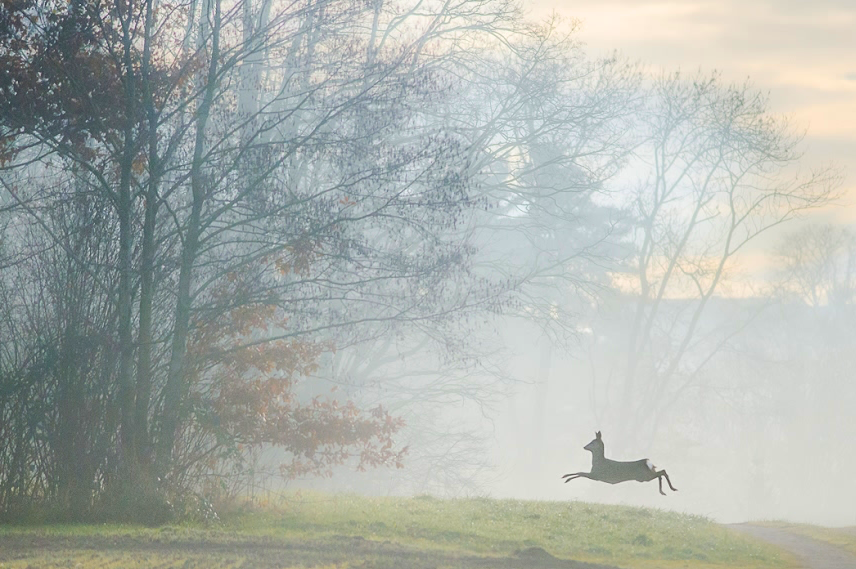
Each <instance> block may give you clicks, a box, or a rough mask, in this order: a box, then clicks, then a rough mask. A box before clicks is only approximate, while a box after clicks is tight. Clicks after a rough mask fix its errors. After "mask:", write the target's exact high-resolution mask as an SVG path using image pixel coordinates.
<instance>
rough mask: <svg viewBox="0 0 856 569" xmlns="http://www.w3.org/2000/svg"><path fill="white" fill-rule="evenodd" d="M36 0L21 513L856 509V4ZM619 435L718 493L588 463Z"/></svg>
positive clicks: (18, 143) (25, 51)
mask: <svg viewBox="0 0 856 569" xmlns="http://www.w3.org/2000/svg"><path fill="white" fill-rule="evenodd" d="M25 4H26V3H25ZM25 4H21V5H11V4H10V5H8V6H4V7H2V8H0V24H2V26H3V28H2V29H0V32H2V33H0V41H2V42H3V43H0V64H2V68H0V76H2V77H3V79H2V80H0V177H2V178H0V182H2V184H0V441H2V443H0V517H2V518H3V519H6V518H10V519H15V518H16V516H20V515H21V512H22V511H24V510H26V508H29V507H32V506H33V505H39V506H40V507H46V505H47V506H50V507H51V508H55V509H56V511H62V512H65V513H64V514H62V516H65V517H64V518H63V519H99V520H100V519H122V520H127V519H133V520H138V521H140V520H144V521H146V522H151V521H155V522H157V521H163V520H165V519H167V518H168V517H169V516H170V515H173V514H174V513H175V512H174V509H175V506H174V504H175V503H178V500H176V497H181V500H184V499H185V498H186V497H187V496H194V497H195V498H194V499H198V500H200V501H201V502H204V503H206V504H208V503H225V502H227V501H228V500H233V499H236V498H241V499H243V498H249V499H252V500H259V501H261V500H267V499H269V498H270V496H271V495H272V493H273V492H274V491H278V490H281V489H283V488H287V489H294V488H297V489H302V488H313V489H322V490H325V491H350V492H362V493H369V494H402V495H411V494H433V495H438V496H446V497H461V496H490V497H513V498H521V499H533V500H534V499H537V500H556V501H564V500H587V501H596V502H604V503H616V504H628V505H638V506H650V507H656V508H663V509H670V510H675V511H681V512H688V513H693V514H698V515H703V516H707V517H711V518H713V519H715V520H717V521H722V522H736V521H744V520H763V519H782V520H790V521H802V522H811V523H819V524H826V525H854V524H856V513H854V510H853V507H852V506H853V504H856V488H854V486H853V472H854V471H856V452H854V444H853V441H854V440H856V419H854V414H853V409H854V408H856V381H853V376H852V370H853V369H856V333H854V332H856V228H854V226H853V225H852V222H853V220H854V219H856V215H854V213H853V212H854V211H856V210H854V209H853V207H854V206H853V205H852V190H853V186H854V179H856V178H854V173H853V172H854V169H853V166H854V163H853V160H854V158H853V157H854V156H856V152H854V148H856V114H854V113H856V104H855V103H854V96H856V81H854V75H853V74H854V72H856V67H853V68H851V67H850V66H852V65H853V64H854V61H853V58H852V54H853V53H856V45H854V44H853V42H854V41H856V40H853V35H852V29H853V25H854V23H856V8H853V7H851V6H850V5H849V4H845V3H836V2H832V1H828V2H825V3H821V5H823V6H824V8H823V9H824V10H826V11H825V12H821V8H820V7H817V6H816V7H815V8H813V11H806V9H805V8H804V7H802V6H801V5H800V6H797V5H796V4H795V3H787V6H788V11H787V12H783V11H782V10H784V8H782V7H781V6H779V7H776V6H773V5H772V4H769V5H768V4H759V5H757V6H754V8H751V9H746V10H743V9H742V8H743V7H742V6H741V7H740V10H741V11H738V9H737V7H736V6H732V5H731V4H732V3H730V2H726V3H707V2H682V3H677V2H675V3H659V2H657V3H655V2H631V1H629V0H628V1H621V0H613V1H610V2H605V3H604V2H587V1H585V2H580V3H574V5H572V6H565V5H563V4H561V3H550V2H548V1H547V0H538V2H536V3H532V4H531V5H529V4H524V5H518V4H516V3H514V2H508V1H505V0H478V1H469V2H460V3H456V2H451V3H450V2H434V1H428V2H425V1H411V0H395V1H393V0H381V1H377V2H372V3H353V2H349V1H347V0H323V1H321V2H317V1H315V0H306V1H300V2H294V3H289V2H277V1H275V0H260V1H254V0H253V1H251V0H210V1H208V0H206V1H205V2H201V3H196V2H187V3H184V4H182V3H181V2H179V3H178V4H176V6H178V8H176V12H175V14H174V15H173V16H167V15H165V14H164V13H163V12H162V11H160V10H159V6H158V5H157V4H158V3H157V2H155V0H146V1H144V2H142V3H140V5H139V8H140V9H139V10H136V11H133V10H127V11H126V10H125V8H124V7H123V6H124V5H120V4H121V3H116V4H115V6H114V5H113V4H111V3H109V2H108V3H107V4H105V5H103V6H102V5H100V4H98V3H93V4H92V5H88V4H87V5H85V6H84V5H81V6H78V5H77V4H74V5H73V6H72V5H71V4H70V5H69V6H65V5H64V4H63V5H60V4H57V5H56V6H53V5H50V6H49V5H48V4H49V3H48V4H45V5H41V4H39V5H36V4H33V5H30V4H26V5H25ZM782 5H784V3H783V4H782ZM574 18H579V20H576V19H574ZM117 22H118V23H117ZM767 24H770V25H769V26H768V25H767ZM845 30H846V33H845ZM118 54H123V55H122V56H121V57H120V56H119V55H118ZM747 75H748V76H749V78H748V79H747ZM595 432H602V435H603V442H604V444H605V448H606V451H605V453H606V454H605V456H606V457H607V458H610V459H614V460H622V461H633V460H639V459H643V458H645V459H650V460H651V461H652V462H653V463H654V464H655V465H656V466H657V467H658V468H660V469H666V470H667V471H668V473H669V475H670V477H671V481H672V483H673V484H674V485H675V486H676V487H677V488H678V489H679V490H678V491H677V492H668V495H667V496H662V495H660V494H659V493H658V492H657V489H656V488H655V482H654V481H649V482H647V483H642V484H640V483H637V482H634V481H630V482H624V483H621V484H616V485H611V484H604V483H602V482H598V481H595V480H589V479H585V478H583V479H577V480H571V481H568V483H563V480H562V478H561V477H562V475H563V474H566V473H573V472H581V471H583V472H584V471H587V470H588V469H589V466H590V465H591V460H592V455H591V454H590V453H589V452H588V451H586V450H584V449H583V447H584V446H585V445H586V444H587V443H589V441H591V440H592V438H593V437H594V436H595ZM117 497H118V498H117ZM139 504H145V505H146V507H145V508H142V507H139Z"/></svg>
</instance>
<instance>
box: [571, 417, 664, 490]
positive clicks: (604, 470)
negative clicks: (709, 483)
mask: <svg viewBox="0 0 856 569" xmlns="http://www.w3.org/2000/svg"><path fill="white" fill-rule="evenodd" d="M583 448H584V449H586V450H587V451H589V452H591V472H574V473H572V474H565V475H564V476H562V478H564V479H565V482H570V481H571V480H573V479H575V478H588V479H590V480H597V481H599V482H606V483H608V484H618V483H619V482H627V481H628V480H636V481H637V482H650V481H651V480H654V479H655V478H656V479H657V480H658V482H659V483H660V494H662V495H663V496H665V495H666V493H665V492H663V478H665V479H666V483H667V484H668V485H669V488H671V489H672V491H674V492H677V491H678V489H677V488H675V487H674V486H672V481H671V480H669V475H668V474H666V471H665V470H657V469H656V468H655V467H654V465H653V464H652V463H651V461H650V460H648V459H647V458H643V459H641V460H634V461H630V462H620V461H617V460H610V459H608V458H606V457H605V456H604V445H603V439H602V438H601V435H600V431H598V432H597V433H595V439H594V440H593V441H592V442H590V443H589V444H587V445H586V446H584V447H583Z"/></svg>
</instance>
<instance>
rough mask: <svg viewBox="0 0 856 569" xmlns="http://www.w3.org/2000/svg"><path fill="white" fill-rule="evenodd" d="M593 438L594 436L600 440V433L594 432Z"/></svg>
mask: <svg viewBox="0 0 856 569" xmlns="http://www.w3.org/2000/svg"><path fill="white" fill-rule="evenodd" d="M594 436H595V438H598V439H600V431H598V432H596V433H595V434H594Z"/></svg>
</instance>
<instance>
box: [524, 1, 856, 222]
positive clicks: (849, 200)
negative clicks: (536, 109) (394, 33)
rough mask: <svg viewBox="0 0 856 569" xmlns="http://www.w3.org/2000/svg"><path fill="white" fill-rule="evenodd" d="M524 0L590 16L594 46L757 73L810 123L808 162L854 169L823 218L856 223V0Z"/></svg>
mask: <svg viewBox="0 0 856 569" xmlns="http://www.w3.org/2000/svg"><path fill="white" fill-rule="evenodd" d="M524 1H526V2H529V6H530V7H531V10H532V13H533V15H536V16H537V15H539V14H545V15H546V14H548V13H549V12H550V11H551V10H555V11H556V12H558V13H559V14H561V15H562V16H566V17H572V18H578V19H579V20H581V21H582V31H581V33H580V36H579V37H580V38H581V39H582V40H583V41H584V42H585V43H586V44H587V46H588V48H589V51H590V52H591V53H592V54H599V53H603V52H610V51H612V50H616V49H617V50H619V51H620V52H621V53H622V54H624V55H625V56H627V57H628V58H630V59H633V60H639V61H640V62H642V63H645V64H647V66H648V68H649V69H651V70H659V69H666V70H674V69H678V68H680V69H682V70H684V71H687V72H693V71H696V70H698V69H699V68H701V69H702V70H705V71H709V70H713V69H717V70H719V71H720V72H722V74H723V76H724V77H725V78H727V79H732V80H736V81H742V80H744V79H745V78H746V77H747V76H748V77H750V79H751V80H752V83H753V84H754V85H755V86H756V87H757V88H758V89H760V90H762V91H769V92H770V103H771V109H772V110H773V111H775V112H777V113H781V114H786V115H789V116H791V117H792V119H793V120H794V121H795V124H796V125H797V126H800V127H803V128H807V129H808V136H807V138H806V147H807V152H806V156H805V161H804V163H805V164H806V165H809V166H810V165H812V164H819V163H829V162H835V163H836V164H838V165H839V166H840V167H841V168H842V169H843V170H844V173H845V176H846V179H845V184H844V186H845V189H846V191H847V195H846V197H845V199H844V200H843V202H842V204H841V205H840V206H838V207H834V208H831V209H829V210H827V211H824V212H822V213H818V214H816V215H815V217H816V218H817V219H821V220H829V221H836V222H841V223H856V0H740V1H738V0H672V1H654V0H524Z"/></svg>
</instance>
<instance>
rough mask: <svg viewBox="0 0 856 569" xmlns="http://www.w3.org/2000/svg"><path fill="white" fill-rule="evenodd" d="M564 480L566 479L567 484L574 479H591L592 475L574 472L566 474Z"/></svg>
mask: <svg viewBox="0 0 856 569" xmlns="http://www.w3.org/2000/svg"><path fill="white" fill-rule="evenodd" d="M562 478H564V479H565V482H570V481H571V480H573V479H574V478H591V474H590V473H589V472H574V473H573V474H565V475H564V476H562Z"/></svg>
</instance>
